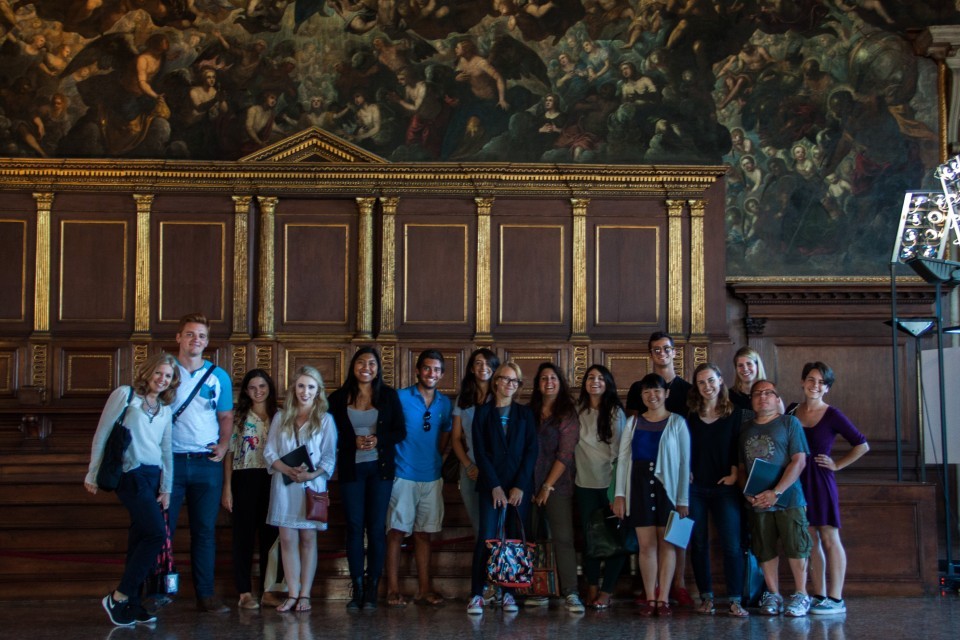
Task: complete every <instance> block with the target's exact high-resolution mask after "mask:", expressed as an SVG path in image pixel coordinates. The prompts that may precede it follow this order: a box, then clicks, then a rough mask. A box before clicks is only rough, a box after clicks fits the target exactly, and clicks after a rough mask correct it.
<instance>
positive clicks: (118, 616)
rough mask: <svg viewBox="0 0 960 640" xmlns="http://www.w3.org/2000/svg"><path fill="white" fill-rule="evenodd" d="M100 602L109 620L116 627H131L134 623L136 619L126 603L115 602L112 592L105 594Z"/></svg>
mask: <svg viewBox="0 0 960 640" xmlns="http://www.w3.org/2000/svg"><path fill="white" fill-rule="evenodd" d="M100 604H102V605H103V610H104V611H106V612H107V617H109V618H110V622H112V623H113V624H115V625H117V626H118V627H132V626H133V625H134V624H136V622H137V621H136V620H135V619H134V617H133V614H132V612H131V611H130V607H128V606H127V603H126V602H117V601H116V600H114V599H113V594H112V593H108V594H107V595H105V596H104V597H103V600H101V601H100Z"/></svg>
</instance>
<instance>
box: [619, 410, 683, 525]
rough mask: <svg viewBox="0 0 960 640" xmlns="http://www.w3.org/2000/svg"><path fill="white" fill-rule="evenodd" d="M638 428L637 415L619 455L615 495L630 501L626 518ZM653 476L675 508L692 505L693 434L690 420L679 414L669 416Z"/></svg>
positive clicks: (631, 421) (626, 431)
mask: <svg viewBox="0 0 960 640" xmlns="http://www.w3.org/2000/svg"><path fill="white" fill-rule="evenodd" d="M636 428H637V418H636V416H634V417H633V418H631V419H630V421H629V422H628V423H627V426H626V428H625V429H624V430H623V436H622V437H621V438H620V454H619V455H618V456H617V489H616V496H617V497H618V498H619V497H621V496H623V497H624V499H625V500H626V501H627V505H626V506H627V509H626V513H627V515H630V475H631V473H632V472H633V432H634V431H635V430H636ZM653 475H654V477H656V479H657V480H659V481H660V484H662V485H663V488H664V490H665V491H666V492H667V497H668V498H670V502H672V503H673V505H674V506H675V507H687V506H689V505H690V498H689V496H690V431H689V429H688V428H687V421H686V420H684V419H683V418H682V417H681V416H679V415H678V414H676V413H671V414H670V417H669V418H668V419H667V426H666V428H665V429H664V430H663V436H661V437H660V447H659V448H658V449H657V464H656V466H655V467H654V470H653Z"/></svg>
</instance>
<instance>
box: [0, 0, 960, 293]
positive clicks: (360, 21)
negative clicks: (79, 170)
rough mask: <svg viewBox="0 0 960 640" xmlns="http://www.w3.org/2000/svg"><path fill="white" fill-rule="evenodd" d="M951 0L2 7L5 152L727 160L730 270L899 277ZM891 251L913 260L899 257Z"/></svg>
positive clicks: (931, 137) (368, 0)
mask: <svg viewBox="0 0 960 640" xmlns="http://www.w3.org/2000/svg"><path fill="white" fill-rule="evenodd" d="M958 18H960V15H958V13H957V10H956V8H955V6H954V2H953V1H952V0H951V1H949V2H947V1H944V0H926V1H925V2H914V1H911V0H902V1H894V0H716V1H713V0H487V1H485V2H474V1H467V0H358V1H357V2H352V1H351V0H34V1H32V2H30V1H26V0H0V35H2V42H0V108H2V115H0V155H2V156H5V157H80V158H164V159H211V160H234V159H238V158H241V157H244V156H246V155H248V154H250V153H253V152H254V151H256V150H257V149H260V148H262V147H263V146H265V145H268V144H271V143H273V142H275V141H277V140H279V139H282V138H283V137H286V136H288V135H290V134H292V133H295V132H297V131H300V130H302V129H304V128H306V127H310V126H319V127H321V128H323V129H325V130H327V131H330V132H331V133H334V134H336V135H338V136H340V137H342V138H344V139H346V140H349V141H351V142H353V143H355V144H357V145H359V146H362V147H364V148H366V149H368V150H370V151H372V152H373V153H375V154H377V155H379V156H381V157H383V158H385V159H386V160H388V161H393V162H404V163H410V162H428V161H429V162H435V161H440V162H457V163H468V162H469V163H472V162H521V163H533V162H545V163H589V164H623V163H629V164H713V163H722V162H725V163H729V164H730V165H731V169H730V172H729V174H728V176H727V198H728V201H727V203H726V204H727V206H726V211H727V229H728V237H727V254H728V273H729V275H732V276H771V275H772V276H790V275H797V276H820V275H823V276H837V275H851V276H869V275H877V274H882V273H883V272H884V268H885V260H886V256H888V255H889V251H888V245H891V243H892V238H893V235H894V232H895V229H896V223H897V214H898V212H899V202H900V201H901V200H902V194H903V192H904V191H906V190H908V189H917V188H920V187H922V186H924V185H929V184H930V181H931V178H930V176H931V173H932V169H933V168H934V167H935V166H936V165H937V162H938V158H937V149H938V143H937V140H938V132H937V128H936V127H937V125H936V122H937V118H936V107H937V95H936V68H935V66H934V64H933V63H932V61H930V60H928V59H925V58H920V57H917V56H916V55H914V53H913V50H912V48H911V44H910V38H909V34H910V33H911V32H914V31H916V30H917V29H919V28H922V27H925V26H929V25H933V24H950V23H955V22H956V21H957V20H958ZM891 246H892V245H891Z"/></svg>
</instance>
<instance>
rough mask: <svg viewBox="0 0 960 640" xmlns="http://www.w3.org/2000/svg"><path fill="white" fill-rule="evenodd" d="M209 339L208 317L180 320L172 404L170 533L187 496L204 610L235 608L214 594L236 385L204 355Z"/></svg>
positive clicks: (192, 560) (192, 565) (193, 559)
mask: <svg viewBox="0 0 960 640" xmlns="http://www.w3.org/2000/svg"><path fill="white" fill-rule="evenodd" d="M209 341H210V323H209V322H208V321H207V318H206V316H204V315H202V314H199V313H193V314H190V315H187V316H184V317H183V318H181V319H180V328H179V330H178V331H177V344H178V345H179V346H180V350H179V353H178V354H177V361H178V362H179V366H180V380H181V381H182V382H181V384H180V386H179V387H178V388H177V399H176V401H175V402H174V405H173V411H174V421H173V429H172V437H171V442H172V444H173V493H172V494H171V496H170V535H171V536H172V535H173V533H174V530H175V529H176V526H177V517H178V516H179V515H180V507H181V506H182V505H183V502H184V500H186V502H187V510H188V513H189V515H190V568H191V569H192V571H193V585H194V589H195V591H196V594H197V607H198V608H199V609H200V610H201V611H209V612H212V613H225V612H227V611H229V610H230V609H228V608H227V607H226V606H225V605H224V604H223V603H222V602H220V601H219V600H217V599H216V598H215V597H214V596H213V567H214V563H215V561H216V557H217V544H216V530H215V529H216V524H217V514H218V513H219V512H220V494H221V493H222V490H223V462H222V460H223V456H224V454H225V453H226V451H227V445H228V444H229V442H230V434H231V432H232V431H233V386H232V383H231V380H230V376H229V375H228V374H227V372H226V371H224V370H223V369H221V368H220V367H217V366H215V365H214V364H213V363H212V362H207V361H206V360H204V359H203V350H204V349H206V348H207V344H208V343H209ZM194 390H196V393H194Z"/></svg>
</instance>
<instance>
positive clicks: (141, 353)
mask: <svg viewBox="0 0 960 640" xmlns="http://www.w3.org/2000/svg"><path fill="white" fill-rule="evenodd" d="M149 355H150V345H148V344H134V345H133V374H134V376H135V375H136V372H137V369H139V368H140V365H142V364H143V363H144V362H146V361H147V357H149Z"/></svg>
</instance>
